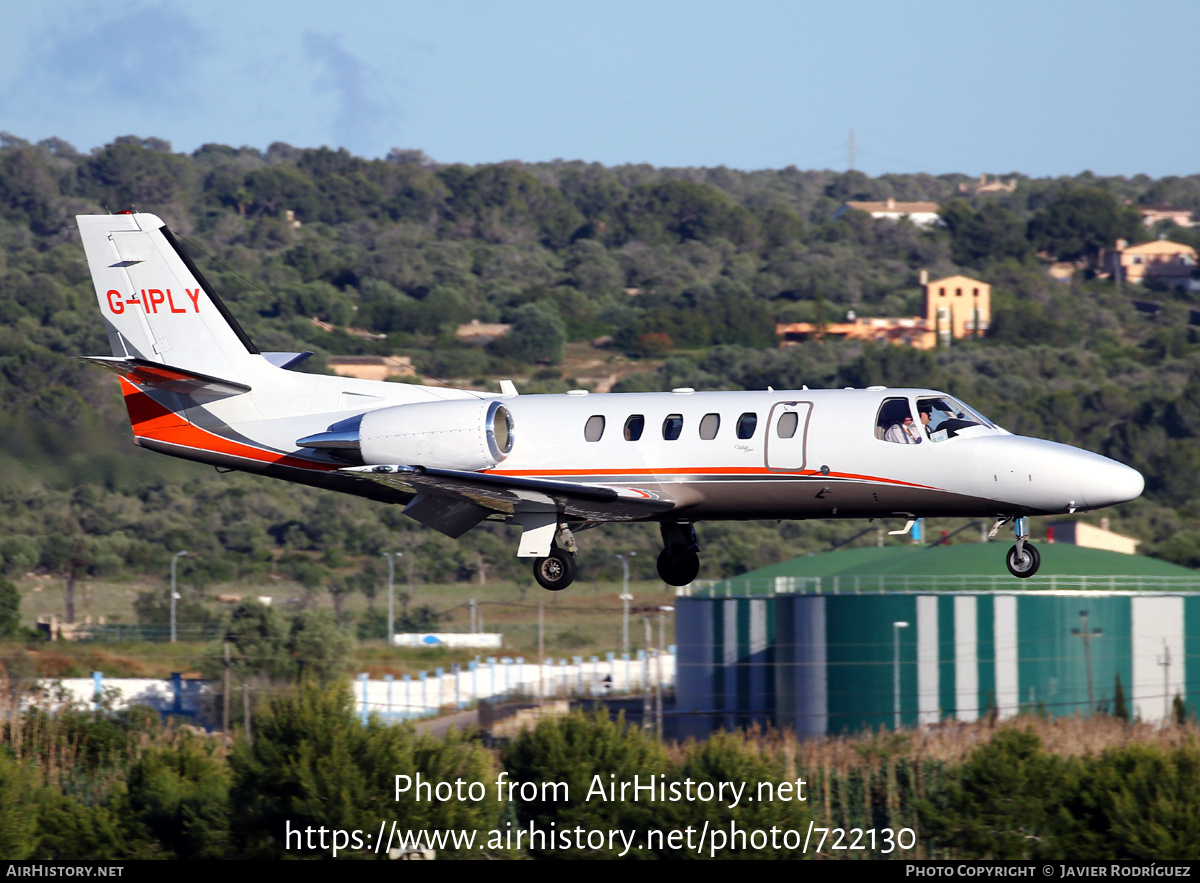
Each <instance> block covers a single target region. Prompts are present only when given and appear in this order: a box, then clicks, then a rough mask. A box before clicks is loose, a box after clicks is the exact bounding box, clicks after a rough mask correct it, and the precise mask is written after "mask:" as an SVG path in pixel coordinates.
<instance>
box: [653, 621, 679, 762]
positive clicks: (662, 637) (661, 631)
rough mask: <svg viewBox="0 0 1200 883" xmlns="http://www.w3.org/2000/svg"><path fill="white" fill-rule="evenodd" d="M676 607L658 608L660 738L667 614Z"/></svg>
mask: <svg viewBox="0 0 1200 883" xmlns="http://www.w3.org/2000/svg"><path fill="white" fill-rule="evenodd" d="M674 611H675V608H674V607H659V608H658V653H657V654H656V656H655V659H656V661H657V662H658V709H657V711H658V714H657V717H658V728H657V729H658V738H659V739H662V737H663V692H664V690H663V653H665V652H666V649H667V614H668V613H673V612H674Z"/></svg>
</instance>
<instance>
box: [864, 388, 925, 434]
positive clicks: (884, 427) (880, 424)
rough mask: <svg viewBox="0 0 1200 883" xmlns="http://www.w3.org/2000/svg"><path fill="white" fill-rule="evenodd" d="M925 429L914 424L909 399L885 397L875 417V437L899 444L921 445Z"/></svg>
mask: <svg viewBox="0 0 1200 883" xmlns="http://www.w3.org/2000/svg"><path fill="white" fill-rule="evenodd" d="M924 435H925V433H924V430H923V429H922V428H921V427H919V426H916V425H914V420H913V415H912V408H910V407H909V404H908V399H884V400H883V404H882V405H880V406H879V416H877V417H876V418H875V437H876V438H878V439H882V440H883V441H889V442H892V443H893V444H897V445H919V444H920V443H921V439H922V437H924Z"/></svg>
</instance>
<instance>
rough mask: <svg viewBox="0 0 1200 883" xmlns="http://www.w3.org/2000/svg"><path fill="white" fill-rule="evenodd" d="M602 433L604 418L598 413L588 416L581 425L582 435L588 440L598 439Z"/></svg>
mask: <svg viewBox="0 0 1200 883" xmlns="http://www.w3.org/2000/svg"><path fill="white" fill-rule="evenodd" d="M603 435H604V418H603V417H601V416H600V415H599V414H596V415H595V416H593V417H589V418H588V421H587V423H585V424H584V426H583V437H584V439H586V440H587V441H590V442H598V441H600V437H601V436H603Z"/></svg>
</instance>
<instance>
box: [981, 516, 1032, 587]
mask: <svg viewBox="0 0 1200 883" xmlns="http://www.w3.org/2000/svg"><path fill="white" fill-rule="evenodd" d="M1009 520H1011V521H1012V523H1013V533H1014V534H1016V537H1017V542H1016V544H1015V545H1013V547H1012V548H1011V549H1009V550H1008V554H1007V555H1006V556H1005V557H1004V563H1005V564H1007V565H1008V572H1009V573H1011V574H1012V575H1013V576H1015V577H1020V578H1021V579H1028V578H1029V577H1031V576H1033V575H1034V574H1035V573H1037V572H1038V568H1039V567H1041V566H1042V556H1041V554H1040V553H1039V552H1038V550H1037V546H1035V545H1034V544H1033V543H1031V542H1029V519H1028V518H1027V517H1026V516H1024V515H1021V516H1017V517H1014V518H1012V519H1007V518H1005V519H1003V520H1001V521H997V522H996V525H995V526H994V527H993V528H992V531H991V533H990V534H989V536H992V537H994V536H995V535H996V531H998V530H999V529H1000V526H1001V525H1003V524H1004V522H1005V521H1009Z"/></svg>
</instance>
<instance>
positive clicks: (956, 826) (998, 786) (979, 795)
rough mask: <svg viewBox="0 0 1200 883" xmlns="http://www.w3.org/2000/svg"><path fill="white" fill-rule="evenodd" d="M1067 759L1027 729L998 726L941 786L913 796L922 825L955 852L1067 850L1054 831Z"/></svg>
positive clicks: (1054, 853) (1068, 776) (1066, 784)
mask: <svg viewBox="0 0 1200 883" xmlns="http://www.w3.org/2000/svg"><path fill="white" fill-rule="evenodd" d="M1075 764H1076V762H1075V761H1070V760H1067V759H1064V758H1061V757H1057V756H1055V755H1052V754H1049V753H1048V752H1046V751H1044V750H1043V748H1042V740H1041V739H1040V738H1038V736H1037V735H1035V734H1034V733H1033V731H1032V730H1017V729H1003V730H1000V731H999V732H997V733H996V735H995V736H993V737H992V740H991V741H990V742H988V744H987V745H984V746H982V747H980V748H977V749H976V750H975V751H973V752H972V753H971V755H970V757H969V758H968V759H967V761H966V763H964V764H963V765H962V768H961V769H960V770H959V773H958V776H957V779H956V780H955V779H954V778H951V781H950V784H948V786H947V787H946V789H945V790H944V791H943V792H941V793H939V794H937V795H934V796H932V797H930V798H926V799H924V800H920V801H918V802H917V812H918V815H919V817H920V819H921V825H922V828H923V830H924V831H925V832H926V833H927V834H928V835H929V837H930V839H931V840H932V841H933V842H934V843H935V844H936V845H937V846H939V847H944V848H950V849H952V850H954V854H955V855H956V856H959V857H962V858H981V859H1004V860H1009V861H1011V860H1015V859H1044V858H1058V857H1061V856H1064V855H1070V854H1072V853H1071V850H1070V844H1069V843H1067V842H1064V840H1062V839H1061V838H1058V837H1055V836H1054V835H1055V833H1056V832H1057V831H1058V830H1059V829H1060V827H1061V821H1062V818H1063V816H1064V814H1065V813H1064V809H1063V802H1064V800H1065V799H1068V798H1069V788H1070V786H1071V783H1072V782H1073V781H1074V779H1075V776H1076V771H1075V770H1074V769H1073V766H1074V765H1075Z"/></svg>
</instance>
